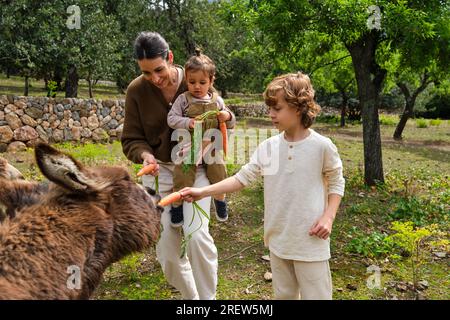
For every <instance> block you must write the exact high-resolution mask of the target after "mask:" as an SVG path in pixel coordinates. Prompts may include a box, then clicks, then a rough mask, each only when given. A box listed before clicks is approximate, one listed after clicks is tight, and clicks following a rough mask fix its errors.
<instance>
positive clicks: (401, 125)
mask: <svg viewBox="0 0 450 320" xmlns="http://www.w3.org/2000/svg"><path fill="white" fill-rule="evenodd" d="M413 106H414V104H413V105H410V104H409V103H406V105H405V110H404V111H403V113H402V116H401V118H400V121H399V122H398V124H397V127H396V128H395V132H394V139H395V140H402V133H403V129H405V126H406V122H408V119H409V118H411V116H412V110H413Z"/></svg>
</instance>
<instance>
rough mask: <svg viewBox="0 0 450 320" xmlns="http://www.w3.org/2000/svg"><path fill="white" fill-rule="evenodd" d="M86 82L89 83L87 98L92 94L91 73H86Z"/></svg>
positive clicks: (91, 96)
mask: <svg viewBox="0 0 450 320" xmlns="http://www.w3.org/2000/svg"><path fill="white" fill-rule="evenodd" d="M87 82H88V84H89V98H91V99H92V98H93V95H92V80H91V74H88V78H87Z"/></svg>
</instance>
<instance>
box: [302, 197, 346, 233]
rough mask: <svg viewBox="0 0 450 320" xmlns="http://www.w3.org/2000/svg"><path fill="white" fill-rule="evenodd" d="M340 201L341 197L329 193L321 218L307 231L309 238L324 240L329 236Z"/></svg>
mask: <svg viewBox="0 0 450 320" xmlns="http://www.w3.org/2000/svg"><path fill="white" fill-rule="evenodd" d="M341 199H342V197H341V196H340V195H339V194H336V193H331V194H329V195H328V206H327V207H326V208H325V210H324V212H323V214H322V216H321V217H320V218H319V219H318V220H317V221H316V223H314V225H313V226H312V227H311V229H310V230H309V235H310V236H317V237H319V238H322V239H324V240H325V239H327V238H328V237H329V236H330V234H331V230H332V229H333V222H334V219H335V218H336V213H337V210H338V208H339V204H340V203H341Z"/></svg>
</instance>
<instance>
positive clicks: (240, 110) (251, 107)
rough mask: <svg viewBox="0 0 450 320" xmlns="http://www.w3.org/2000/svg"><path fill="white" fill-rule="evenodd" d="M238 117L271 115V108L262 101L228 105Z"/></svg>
mask: <svg viewBox="0 0 450 320" xmlns="http://www.w3.org/2000/svg"><path fill="white" fill-rule="evenodd" d="M227 107H228V108H230V110H231V111H233V113H234V114H235V115H236V117H238V118H245V117H253V118H261V117H268V116H269V108H268V107H267V106H266V105H265V104H264V102H261V103H257V104H256V103H248V104H244V105H227Z"/></svg>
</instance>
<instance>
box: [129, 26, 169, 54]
mask: <svg viewBox="0 0 450 320" xmlns="http://www.w3.org/2000/svg"><path fill="white" fill-rule="evenodd" d="M134 56H135V58H136V59H138V60H142V59H155V58H157V57H161V58H163V60H167V59H168V57H169V45H168V44H167V42H166V40H165V39H164V38H163V37H162V36H161V35H160V34H159V33H157V32H149V31H143V32H141V33H139V35H138V36H137V38H136V40H135V41H134Z"/></svg>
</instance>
